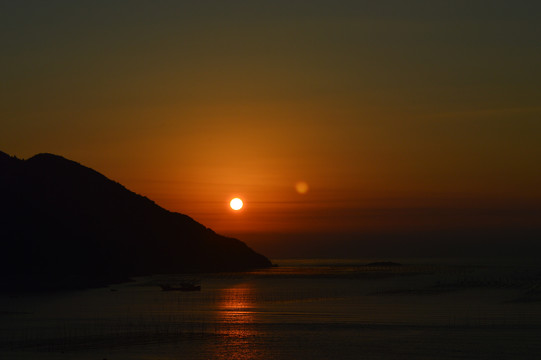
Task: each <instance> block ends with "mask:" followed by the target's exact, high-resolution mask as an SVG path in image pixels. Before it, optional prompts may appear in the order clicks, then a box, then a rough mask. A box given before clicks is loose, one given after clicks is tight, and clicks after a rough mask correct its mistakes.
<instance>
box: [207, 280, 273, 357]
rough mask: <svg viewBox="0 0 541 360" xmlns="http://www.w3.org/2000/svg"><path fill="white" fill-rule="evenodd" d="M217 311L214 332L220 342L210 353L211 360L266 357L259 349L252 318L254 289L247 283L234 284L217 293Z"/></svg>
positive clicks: (253, 315)
mask: <svg viewBox="0 0 541 360" xmlns="http://www.w3.org/2000/svg"><path fill="white" fill-rule="evenodd" d="M218 299H219V302H218V309H217V314H218V318H217V323H218V324H217V326H218V328H217V331H218V333H220V335H222V336H223V343H222V344H221V346H220V347H217V348H216V351H217V352H216V353H215V354H212V355H213V356H212V358H213V359H256V358H268V356H266V355H265V349H264V348H262V347H261V346H259V344H258V342H257V341H254V339H257V338H258V337H259V336H260V333H259V331H258V330H257V327H256V325H257V324H256V319H255V311H254V309H255V307H256V304H255V290H254V288H253V286H252V285H251V284H246V283H244V284H238V285H235V286H233V287H229V288H225V289H222V290H221V291H220V294H219V296H218Z"/></svg>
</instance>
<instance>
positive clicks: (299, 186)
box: [295, 181, 308, 194]
mask: <svg viewBox="0 0 541 360" xmlns="http://www.w3.org/2000/svg"><path fill="white" fill-rule="evenodd" d="M295 190H297V192H298V193H299V194H306V193H307V192H308V184H307V183H306V182H305V181H299V182H297V183H296V184H295Z"/></svg>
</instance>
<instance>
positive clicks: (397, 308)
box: [0, 259, 541, 360]
mask: <svg viewBox="0 0 541 360" xmlns="http://www.w3.org/2000/svg"><path fill="white" fill-rule="evenodd" d="M399 261H400V262H401V263H403V264H405V266H401V267H374V266H366V264H367V263H368V262H369V261H368V260H276V261H275V262H276V263H278V264H279V265H280V266H279V267H276V268H272V269H268V270H262V271H256V272H248V273H233V274H229V273H228V274H212V275H202V276H200V277H199V278H200V279H201V282H202V291H201V292H163V291H161V289H160V288H159V286H158V284H160V283H177V282H181V281H182V278H183V277H181V276H178V275H171V276H165V275H163V276H156V277H146V278H139V279H136V281H134V282H131V283H126V284H121V285H116V286H111V287H109V288H102V289H91V290H85V291H76V292H65V293H55V294H26V295H17V296H13V295H11V296H10V295H8V294H3V295H0V358H1V359H109V360H115V359H148V360H150V359H152V360H158V359H159V360H171V359H435V358H438V359H472V358H475V359H536V358H538V356H539V354H541V341H540V339H541V286H540V284H541V268H540V267H537V266H535V265H533V264H524V263H512V262H487V261H469V262H463V261H461V262H459V261H451V260H446V261H435V260H431V261H420V260H414V259H402V260H399Z"/></svg>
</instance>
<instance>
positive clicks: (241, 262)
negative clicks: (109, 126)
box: [0, 152, 271, 290]
mask: <svg viewBox="0 0 541 360" xmlns="http://www.w3.org/2000/svg"><path fill="white" fill-rule="evenodd" d="M0 246H1V248H0V271H2V276H3V278H4V281H3V286H4V288H8V289H14V288H22V289H30V290H40V289H52V288H66V287H87V286H98V285H104V284H108V283H112V282H117V281H123V280H126V279H128V278H129V277H133V276H138V275H148V274H157V273H181V272H210V271H238V270H246V269H251V268H261V267H268V266H271V263H270V261H269V260H268V259H267V258H266V257H264V256H263V255H260V254H258V253H256V252H254V251H253V250H252V249H250V248H249V247H248V246H246V244H244V243H243V242H241V241H239V240H237V239H233V238H228V237H224V236H221V235H218V234H216V233H215V232H214V231H212V230H211V229H208V228H206V227H205V226H203V225H201V224H199V223H198V222H196V221H195V220H193V219H192V218H190V217H189V216H187V215H183V214H180V213H175V212H170V211H168V210H165V209H163V208H161V207H160V206H158V205H156V204H155V203H154V202H153V201H151V200H149V199H148V198H146V197H144V196H141V195H138V194H135V193H133V192H132V191H129V190H128V189H126V188H125V187H124V186H122V185H121V184H119V183H117V182H114V181H112V180H109V179H108V178H106V177H105V176H103V175H102V174H100V173H98V172H97V171H94V170H92V169H90V168H88V167H85V166H83V165H80V164H78V163H76V162H74V161H71V160H67V159H65V158H63V157H61V156H58V155H52V154H38V155H36V156H34V157H32V158H30V159H28V160H20V159H17V158H16V157H11V156H9V155H7V154H5V153H3V152H0Z"/></svg>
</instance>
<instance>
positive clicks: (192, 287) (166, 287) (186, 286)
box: [160, 283, 201, 291]
mask: <svg viewBox="0 0 541 360" xmlns="http://www.w3.org/2000/svg"><path fill="white" fill-rule="evenodd" d="M160 287H161V288H162V291H201V285H197V284H191V283H181V284H178V285H176V286H175V285H170V284H160Z"/></svg>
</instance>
